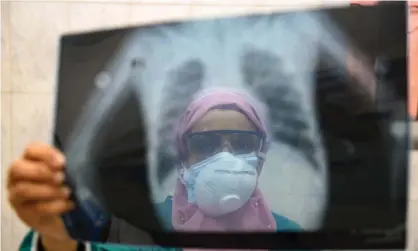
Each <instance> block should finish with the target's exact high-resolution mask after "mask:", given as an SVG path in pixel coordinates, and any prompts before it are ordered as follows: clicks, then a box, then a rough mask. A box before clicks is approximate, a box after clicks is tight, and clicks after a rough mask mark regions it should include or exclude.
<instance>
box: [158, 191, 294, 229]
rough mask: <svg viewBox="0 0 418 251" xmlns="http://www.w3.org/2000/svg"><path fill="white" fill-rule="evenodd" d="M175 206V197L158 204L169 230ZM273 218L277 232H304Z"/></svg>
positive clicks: (285, 219)
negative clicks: (172, 210)
mask: <svg viewBox="0 0 418 251" xmlns="http://www.w3.org/2000/svg"><path fill="white" fill-rule="evenodd" d="M172 206H173V197H172V196H168V197H167V198H166V199H165V200H164V201H163V202H160V203H157V204H156V210H157V211H158V214H159V216H158V217H159V218H160V220H161V222H163V224H164V227H165V228H167V229H172V224H171V209H172ZM272 214H273V217H274V219H275V221H276V225H277V231H278V232H285V231H302V228H301V227H300V226H299V225H298V224H297V223H296V222H294V221H292V220H290V219H288V218H287V217H284V216H282V215H279V214H277V213H275V212H272Z"/></svg>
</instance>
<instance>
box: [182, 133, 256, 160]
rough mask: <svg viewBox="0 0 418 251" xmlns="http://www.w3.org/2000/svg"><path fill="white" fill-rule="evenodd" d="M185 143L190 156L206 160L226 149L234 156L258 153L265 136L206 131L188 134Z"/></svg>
mask: <svg viewBox="0 0 418 251" xmlns="http://www.w3.org/2000/svg"><path fill="white" fill-rule="evenodd" d="M185 141H186V145H187V149H188V152H189V154H194V155H197V156H199V157H201V158H202V159H204V158H207V157H210V156H212V155H214V154H217V153H219V152H222V151H224V149H225V148H227V151H229V152H231V153H232V154H234V155H240V154H248V153H252V152H257V153H258V152H259V151H260V150H261V146H262V144H263V134H261V133H260V132H255V131H241V130H216V131H204V132H193V133H188V134H186V135H185Z"/></svg>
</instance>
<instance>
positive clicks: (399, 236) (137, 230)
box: [54, 2, 410, 250]
mask: <svg viewBox="0 0 418 251" xmlns="http://www.w3.org/2000/svg"><path fill="white" fill-rule="evenodd" d="M405 15H406V8H405V4H404V3H402V2H399V3H391V4H388V3H384V4H378V5H376V6H374V7H364V6H363V7H360V6H359V7H357V6H356V7H350V8H334V9H321V10H310V11H297V12H280V13H264V14H251V15H242V16H232V17H222V18H212V19H199V20H185V21H179V22H167V23H158V24H151V25H144V26H138V27H129V28H125V29H115V30H107V31H96V32H90V33H83V34H71V35H65V36H63V37H62V38H61V45H60V66H59V79H58V92H57V101H56V118H55V131H54V133H55V143H56V145H57V146H58V147H59V148H60V149H61V150H62V151H63V152H64V153H65V154H66V156H67V167H66V174H67V182H68V184H69V186H70V187H71V188H72V192H73V196H72V198H73V200H74V201H75V202H76V205H77V207H76V208H75V209H74V210H73V211H71V212H69V213H66V214H64V215H63V219H64V223H65V225H66V227H67V230H68V232H69V233H70V234H71V236H72V237H73V238H74V239H78V240H84V241H92V242H104V243H105V242H108V243H119V244H126V245H156V246H160V247H161V248H162V247H172V248H178V249H181V248H212V249H221V248H228V249H257V250H260V249H266V250H267V249H269V250H272V249H279V248H282V249H283V248H289V249H290V248H298V249H299V250H301V249H309V248H316V249H320V248H327V249H331V248H347V249H348V248H351V249H355V248H363V249H366V248H374V249H378V250H382V249H395V248H399V249H402V248H404V246H405V233H406V229H405V225H406V224H405V222H406V204H407V198H406V197H407V178H408V176H407V169H408V168H407V167H408V149H409V144H410V143H409V128H408V123H407V122H408V113H407V100H406V89H407V86H406V81H407V80H406V76H407V74H406V71H407V66H406V50H407V48H406V17H405Z"/></svg>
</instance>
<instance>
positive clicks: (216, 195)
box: [182, 152, 258, 217]
mask: <svg viewBox="0 0 418 251" xmlns="http://www.w3.org/2000/svg"><path fill="white" fill-rule="evenodd" d="M257 164H258V157H257V156H256V155H255V154H251V155H242V156H234V155H232V154H231V153H228V152H221V153H218V154H216V155H214V156H212V157H210V158H208V159H205V160H203V161H201V162H199V163H197V164H194V165H192V166H190V167H189V168H187V169H184V170H183V177H182V181H183V183H184V185H185V186H186V189H187V194H188V202H189V203H195V204H197V206H198V207H199V209H200V210H201V211H202V212H203V213H205V214H207V215H209V216H212V217H216V216H221V215H224V214H228V213H231V212H234V211H236V210H238V209H240V208H241V207H242V206H243V205H244V204H245V203H246V202H247V201H248V200H249V199H250V197H251V196H252V194H253V193H254V190H255V188H256V186H257V178H258V174H257V168H256V167H257Z"/></svg>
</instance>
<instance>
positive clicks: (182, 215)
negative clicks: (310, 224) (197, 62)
mask: <svg viewBox="0 0 418 251" xmlns="http://www.w3.org/2000/svg"><path fill="white" fill-rule="evenodd" d="M267 128H268V127H267V120H266V115H265V110H264V108H263V106H261V104H260V103H258V102H257V101H256V100H255V99H253V98H252V97H251V96H249V95H247V94H244V93H241V92H238V91H235V90H232V89H223V88H215V89H210V90H206V91H204V92H201V93H199V94H198V95H196V96H195V98H194V99H193V101H192V102H191V104H190V105H189V107H188V108H187V110H186V111H185V113H184V114H183V116H182V117H181V119H180V123H179V127H178V128H177V130H176V132H175V133H176V146H177V150H178V156H179V157H180V161H181V163H182V165H181V167H180V168H179V170H178V174H179V175H178V179H177V182H176V185H175V191H174V195H173V196H172V197H171V196H170V197H168V198H167V199H166V200H165V201H164V202H163V203H161V204H158V205H157V207H158V209H159V211H160V212H162V214H161V215H160V216H161V217H162V220H163V222H166V223H167V227H168V228H173V229H175V230H177V231H221V232H223V231H231V232H233V231H235V232H236V231H264V232H265V231H298V230H300V227H299V226H298V225H297V224H296V223H295V222H293V221H292V220H290V219H287V218H285V217H283V216H280V215H278V214H276V213H273V212H272V211H271V210H270V209H269V206H268V205H267V203H266V201H265V200H264V198H263V195H262V194H261V192H260V190H259V189H258V177H259V175H260V173H261V171H262V169H263V163H264V160H265V155H266V152H267V150H268V143H269V134H268V129H267ZM64 163H65V161H64V158H63V156H62V154H61V153H60V152H58V151H57V150H55V149H54V148H52V147H49V146H47V145H33V146H30V147H28V148H27V149H26V152H25V154H24V155H23V156H22V157H21V159H19V160H18V161H16V162H15V163H14V164H12V166H11V168H10V175H9V191H10V201H11V203H12V205H13V207H14V209H15V210H16V212H17V213H18V215H19V216H20V218H21V219H22V220H23V221H24V222H25V223H26V224H27V225H29V226H31V227H32V228H33V229H34V231H36V232H37V233H39V235H40V238H38V237H37V236H36V235H35V234H34V232H33V231H31V232H30V234H28V235H27V237H26V238H25V240H24V241H23V243H22V246H21V249H20V250H36V248H38V249H37V250H46V251H55V250H59V251H65V250H69V251H75V250H77V249H76V248H77V246H78V248H82V246H83V245H84V246H91V247H90V248H91V250H97V251H99V250H100V251H104V250H108V251H119V250H120V251H122V250H123V251H125V250H126V251H127V250H145V249H151V247H149V248H147V247H138V248H133V247H122V246H115V245H108V244H82V243H76V242H75V241H73V240H71V238H70V237H69V236H68V235H67V234H66V231H65V228H64V225H63V223H62V221H61V218H60V214H62V213H65V212H68V211H69V210H71V208H72V205H71V202H70V201H69V199H68V196H69V192H68V190H67V189H64V190H63V188H62V187H61V186H60V184H61V182H62V181H63V179H62V175H61V174H62V168H63V166H64ZM139 168H140V167H139ZM28 191H31V192H30V193H28ZM145 217H146V216H145ZM112 220H113V219H112V218H109V219H108V224H105V225H102V226H101V227H100V228H99V229H97V228H94V226H92V228H91V230H92V231H100V232H103V231H104V232H106V231H109V227H108V226H109V225H111V224H112ZM125 229H126V228H125ZM121 235H124V233H121ZM100 236H107V237H104V238H103V237H101V238H103V239H97V240H96V241H100V242H106V241H109V238H110V239H111V242H116V243H118V242H119V243H123V242H120V240H118V239H117V237H116V238H115V237H113V238H111V237H110V235H109V233H107V234H106V233H105V234H104V235H100ZM106 238H107V239H106ZM161 249H164V248H161ZM78 250H80V249H78ZM86 250H88V249H86Z"/></svg>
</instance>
